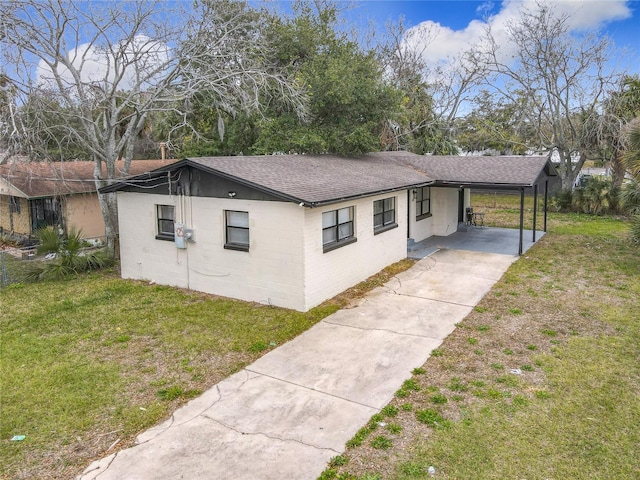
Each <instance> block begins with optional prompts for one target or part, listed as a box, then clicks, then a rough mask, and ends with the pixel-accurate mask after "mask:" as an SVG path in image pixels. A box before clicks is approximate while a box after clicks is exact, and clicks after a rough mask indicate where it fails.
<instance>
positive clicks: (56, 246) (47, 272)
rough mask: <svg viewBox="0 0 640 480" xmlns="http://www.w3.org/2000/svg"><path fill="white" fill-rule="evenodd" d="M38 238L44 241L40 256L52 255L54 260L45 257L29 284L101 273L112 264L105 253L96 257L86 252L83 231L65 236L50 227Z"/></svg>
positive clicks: (43, 229) (33, 273) (40, 233)
mask: <svg viewBox="0 0 640 480" xmlns="http://www.w3.org/2000/svg"><path fill="white" fill-rule="evenodd" d="M36 237H37V238H38V240H39V241H40V244H39V246H38V253H39V254H46V255H47V256H49V255H51V258H47V257H45V261H43V262H40V263H38V264H35V265H33V266H32V268H31V269H30V270H29V272H28V273H27V275H26V279H27V280H31V281H38V280H54V279H60V278H64V277H68V276H71V275H76V274H78V273H81V272H87V271H90V270H98V269H100V268H104V267H106V266H108V265H110V264H111V262H112V259H111V258H110V257H109V255H108V254H107V252H106V250H105V249H102V250H98V251H96V252H93V253H87V252H84V250H83V249H84V247H85V242H84V240H83V237H82V230H76V229H75V228H71V229H70V230H69V233H68V234H64V233H62V232H60V231H59V230H58V229H57V228H52V227H46V228H41V229H40V230H38V231H37V232H36Z"/></svg>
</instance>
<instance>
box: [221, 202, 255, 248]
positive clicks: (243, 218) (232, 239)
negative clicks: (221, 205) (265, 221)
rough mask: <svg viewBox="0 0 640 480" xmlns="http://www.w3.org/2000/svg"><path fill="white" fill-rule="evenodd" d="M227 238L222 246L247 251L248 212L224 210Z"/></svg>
mask: <svg viewBox="0 0 640 480" xmlns="http://www.w3.org/2000/svg"><path fill="white" fill-rule="evenodd" d="M225 222H226V229H227V238H226V243H225V244H224V248H228V249H230V250H242V251H244V252H248V251H249V212H237V211H235V210H225Z"/></svg>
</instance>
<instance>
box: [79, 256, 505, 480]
mask: <svg viewBox="0 0 640 480" xmlns="http://www.w3.org/2000/svg"><path fill="white" fill-rule="evenodd" d="M516 259H517V257H514V256H510V255H497V254H487V253H480V252H468V251H449V250H440V251H438V252H436V253H434V254H433V255H432V256H431V257H429V258H425V259H423V260H421V261H419V262H417V263H416V265H414V266H413V267H412V268H411V269H409V270H408V271H406V272H403V273H401V274H399V275H397V276H396V277H394V278H393V279H391V280H390V281H389V282H387V283H386V284H385V285H384V286H383V287H380V288H377V289H375V290H374V291H373V292H371V293H370V294H368V295H367V296H366V297H365V298H364V299H363V300H362V301H361V302H359V303H358V304H357V305H355V306H353V308H348V309H344V310H340V311H338V312H336V313H334V314H333V315H330V316H329V317H327V318H325V319H324V320H322V321H321V322H319V323H318V324H316V325H315V326H314V327H312V328H310V329H309V330H307V331H306V332H304V333H303V334H301V335H299V336H298V337H296V338H295V339H293V340H291V341H290V342H287V343H286V344H284V345H282V346H280V347H278V348H276V349H274V350H272V351H270V352H269V353H267V354H266V355H265V356H263V357H262V358H260V359H258V360H257V361H256V362H254V363H253V364H251V365H249V366H247V367H246V368H245V369H243V370H242V371H240V372H238V373H236V374H235V375H232V376H231V377H229V378H227V379H226V380H224V381H222V382H220V383H218V384H217V385H215V386H213V387H212V388H211V389H209V390H208V391H207V392H205V393H204V394H203V395H202V396H200V397H199V398H197V399H194V400H192V401H191V402H189V403H188V404H186V405H185V406H183V407H182V408H180V409H179V410H177V411H176V412H175V413H174V415H173V416H172V417H171V418H170V419H169V420H167V421H166V422H164V423H163V424H160V425H158V426H157V427H154V428H151V429H149V430H147V431H146V432H144V433H142V434H141V435H139V436H138V438H137V445H136V446H134V447H131V448H128V449H125V450H122V451H120V452H118V453H117V454H114V455H111V456H109V457H106V458H103V459H102V460H99V461H97V462H94V463H93V464H92V465H90V466H89V467H88V468H87V470H86V471H85V473H84V474H83V475H82V476H81V477H80V478H81V479H82V480H93V479H96V480H115V479H118V480H121V479H124V480H126V479H129V480H133V479H152V480H155V479H161V478H162V479H165V478H168V479H171V478H189V479H209V478H216V479H220V480H225V479H229V480H231V479H234V480H236V479H247V480H248V479H255V478H260V479H263V480H276V479H281V478H295V479H300V480H305V479H308V480H313V479H316V478H317V477H318V476H319V475H320V474H321V472H322V471H323V470H324V468H325V467H326V465H327V463H328V462H329V460H330V459H331V458H332V457H335V456H336V455H339V454H340V453H342V451H343V450H344V445H345V443H346V442H347V441H348V440H349V439H350V438H352V437H353V435H354V434H355V433H356V432H357V431H358V429H359V428H361V427H362V426H363V425H364V424H365V423H366V422H367V421H368V419H369V418H370V417H371V416H372V415H373V414H374V413H376V412H378V411H379V410H380V409H381V408H382V407H384V406H385V405H386V404H387V403H388V402H389V401H390V400H391V399H392V398H393V395H394V393H395V392H396V391H397V390H398V388H400V386H401V385H402V382H403V381H404V380H406V379H407V378H409V377H410V375H411V371H412V369H413V368H415V367H419V366H422V365H423V364H424V363H425V361H426V360H427V359H428V357H429V356H430V354H431V352H432V351H433V349H435V348H437V347H438V346H439V345H440V344H441V343H442V341H443V340H444V339H445V338H446V336H447V335H448V334H449V333H451V332H452V331H453V330H454V328H455V325H456V323H458V322H460V321H461V320H462V319H464V317H465V316H466V315H467V314H468V313H469V311H470V310H471V309H472V308H473V306H474V305H475V304H476V303H477V302H478V301H479V300H480V298H482V295H484V293H486V292H487V291H488V290H489V289H490V288H491V286H492V285H493V284H494V283H495V282H496V281H497V280H498V279H499V278H500V276H501V275H502V273H503V272H504V271H505V270H506V269H507V268H508V266H509V265H510V264H511V263H512V262H513V261H515V260H516ZM459 292H463V293H464V294H460V293H459Z"/></svg>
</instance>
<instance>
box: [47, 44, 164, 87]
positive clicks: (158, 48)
mask: <svg viewBox="0 0 640 480" xmlns="http://www.w3.org/2000/svg"><path fill="white" fill-rule="evenodd" d="M118 47H119V48H118ZM113 50H115V51H117V52H118V53H117V55H114V54H113V53H111V51H110V50H108V49H105V48H97V47H95V46H92V45H91V44H89V43H85V44H81V45H79V46H78V47H77V48H75V49H73V50H71V51H70V52H69V53H68V55H67V58H68V59H69V62H70V63H71V65H72V66H73V69H75V70H76V71H77V72H78V74H79V76H80V79H81V81H82V82H83V83H90V84H93V85H100V86H101V87H103V88H105V89H108V90H111V87H112V86H114V84H117V85H115V87H116V89H117V90H128V89H130V88H132V87H133V86H134V85H136V84H140V85H139V86H141V87H143V88H144V87H146V86H148V85H149V83H150V82H152V81H153V80H154V77H155V76H156V75H157V74H156V73H155V71H156V70H157V68H158V67H159V66H161V65H166V64H167V62H168V61H169V60H170V55H171V51H170V48H169V47H167V46H166V45H165V44H164V43H161V42H157V41H154V40H152V39H150V38H149V37H146V36H144V35H138V36H136V37H135V38H134V39H133V41H132V42H130V43H128V44H125V45H120V46H118V45H115V46H114V47H113ZM56 78H59V79H60V80H61V81H62V83H63V84H66V86H67V87H72V86H74V85H75V79H74V77H73V74H72V72H71V71H70V70H69V69H68V68H67V67H65V66H63V65H58V67H57V69H56V72H52V70H51V68H49V66H48V65H47V64H46V63H45V62H44V60H40V62H39V63H38V70H37V79H38V80H37V81H38V83H39V84H44V85H46V84H50V85H52V86H53V85H55V83H56V81H55V80H56ZM141 79H142V81H141Z"/></svg>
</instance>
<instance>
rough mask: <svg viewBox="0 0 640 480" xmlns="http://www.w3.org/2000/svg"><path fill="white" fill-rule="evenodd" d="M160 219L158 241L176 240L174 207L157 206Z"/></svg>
mask: <svg viewBox="0 0 640 480" xmlns="http://www.w3.org/2000/svg"><path fill="white" fill-rule="evenodd" d="M156 211H157V217H158V234H157V235H156V238H157V239H158V240H171V241H173V239H174V231H173V223H174V222H175V218H176V217H175V209H174V207H173V205H156Z"/></svg>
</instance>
